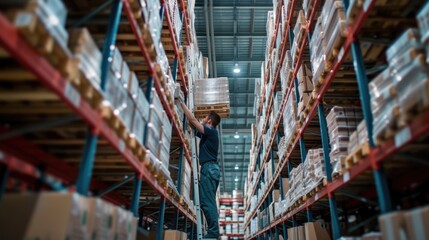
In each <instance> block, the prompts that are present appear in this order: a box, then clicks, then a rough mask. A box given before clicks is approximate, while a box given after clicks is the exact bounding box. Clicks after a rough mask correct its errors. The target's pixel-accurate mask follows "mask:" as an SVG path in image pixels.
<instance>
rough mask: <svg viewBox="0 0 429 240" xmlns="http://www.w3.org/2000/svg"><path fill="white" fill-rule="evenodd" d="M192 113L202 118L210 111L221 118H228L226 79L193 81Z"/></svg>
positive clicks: (227, 85) (227, 87)
mask: <svg viewBox="0 0 429 240" xmlns="http://www.w3.org/2000/svg"><path fill="white" fill-rule="evenodd" d="M194 105H195V109H194V113H195V115H196V117H197V118H198V117H200V118H204V117H205V116H207V115H208V114H209V113H210V111H214V112H216V113H217V114H219V115H220V116H221V117H229V83H228V78H225V77H223V78H208V79H201V80H196V81H195V91H194Z"/></svg>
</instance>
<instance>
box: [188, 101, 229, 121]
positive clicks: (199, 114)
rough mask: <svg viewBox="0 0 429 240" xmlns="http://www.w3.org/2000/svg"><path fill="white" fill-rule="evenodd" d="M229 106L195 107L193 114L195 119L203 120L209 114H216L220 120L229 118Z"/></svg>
mask: <svg viewBox="0 0 429 240" xmlns="http://www.w3.org/2000/svg"><path fill="white" fill-rule="evenodd" d="M229 109H230V107H229V104H218V105H210V106H195V108H194V114H195V117H196V118H205V117H206V116H207V115H208V114H210V112H212V111H213V112H216V113H217V114H219V116H220V117H222V118H229Z"/></svg>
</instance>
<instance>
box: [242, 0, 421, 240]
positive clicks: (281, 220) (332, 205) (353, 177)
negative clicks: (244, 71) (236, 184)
mask: <svg viewBox="0 0 429 240" xmlns="http://www.w3.org/2000/svg"><path fill="white" fill-rule="evenodd" d="M297 2H298V1H295V0H292V1H291V3H290V4H289V7H290V9H289V16H288V18H287V23H286V26H285V29H286V31H284V35H283V36H282V40H281V45H280V46H277V47H278V51H279V56H280V57H279V64H281V63H283V60H284V57H285V53H286V50H287V49H289V46H288V45H289V43H290V44H291V43H292V41H293V40H292V39H293V35H292V32H291V28H292V27H293V25H291V23H292V20H293V16H294V13H296V12H297V11H296V4H297ZM344 2H345V8H346V9H347V8H348V1H344ZM376 2H377V1H375V0H374V1H371V0H368V1H364V3H363V4H362V5H360V7H359V9H357V10H358V11H357V12H358V13H357V15H356V17H355V18H354V20H353V23H352V24H350V25H349V26H348V28H347V37H346V39H345V41H344V43H343V44H342V46H341V47H340V48H339V49H338V52H339V53H338V56H337V57H336V58H335V60H334V62H333V64H332V68H331V70H330V71H329V72H328V73H327V75H326V76H325V77H324V80H323V82H322V84H321V86H320V87H319V88H318V91H317V94H316V95H314V94H313V96H312V97H311V99H310V104H309V106H307V109H308V112H307V114H306V116H305V117H304V119H303V120H302V121H301V122H300V125H299V127H298V129H297V130H296V136H297V137H296V138H295V139H294V140H293V142H292V144H291V147H290V148H289V150H288V151H286V153H285V154H284V156H283V157H282V158H281V159H279V161H278V165H277V168H276V169H275V170H273V177H272V178H271V179H270V180H269V182H268V183H267V185H268V187H267V188H266V190H265V192H264V193H263V195H262V198H260V199H259V202H258V203H257V206H256V208H254V209H253V210H252V211H249V207H250V205H251V204H250V201H248V203H247V206H246V208H245V209H246V212H248V215H247V217H246V223H245V227H248V226H249V224H250V221H251V219H253V218H254V217H255V216H256V213H257V210H258V209H262V208H266V207H268V204H270V203H271V202H272V200H271V192H272V190H273V189H274V187H275V186H276V185H277V183H278V182H280V189H281V188H282V187H281V178H280V177H281V175H282V173H283V171H285V168H286V166H287V171H288V172H289V171H290V170H291V168H292V164H291V161H292V159H296V155H297V154H296V152H295V151H298V150H299V149H300V153H301V154H300V155H301V156H300V159H302V162H303V160H304V159H305V155H306V150H305V147H306V145H305V143H304V135H305V134H306V130H308V129H309V127H310V125H314V120H315V117H316V116H318V121H319V124H318V125H319V127H320V138H321V144H320V143H317V144H316V145H319V146H320V145H321V146H322V147H323V150H324V158H325V159H324V162H325V170H326V172H327V173H326V174H327V184H326V186H325V187H323V188H322V189H321V190H320V191H319V192H317V193H316V194H315V195H314V196H312V197H309V198H307V199H306V200H305V201H304V202H303V203H301V204H299V206H298V207H296V208H294V209H292V210H290V211H287V212H286V213H284V214H282V215H281V216H279V217H277V218H275V219H271V220H270V224H269V225H268V226H266V227H264V228H262V229H260V230H259V231H258V232H257V233H256V234H252V235H251V236H248V238H249V239H266V238H267V237H268V238H269V237H270V236H271V237H272V236H273V234H274V231H275V233H276V234H277V236H278V234H279V233H278V230H279V229H277V228H278V227H282V231H283V233H284V234H285V235H287V233H286V228H287V227H286V225H287V223H288V222H290V223H291V224H292V225H291V226H296V225H297V221H296V219H297V217H298V216H299V215H300V214H301V219H305V220H303V221H304V222H305V221H308V222H312V221H313V214H312V211H311V209H312V208H314V209H317V210H318V212H319V214H320V213H321V212H326V211H329V214H324V215H329V216H330V217H329V218H330V219H331V226H332V227H331V228H332V236H333V238H334V239H337V238H339V237H340V234H341V233H340V224H339V221H338V216H339V215H338V208H337V206H336V200H337V199H340V198H339V197H338V196H339V195H342V194H344V193H343V190H347V187H349V186H351V185H353V184H354V182H357V181H358V180H357V179H360V180H359V181H362V179H364V178H366V180H365V181H366V182H367V181H371V182H372V184H373V185H375V189H376V190H375V193H376V196H378V204H379V208H380V209H379V211H380V212H381V213H387V212H390V211H392V209H393V208H392V204H391V199H390V193H389V190H388V188H387V182H386V177H385V175H384V171H383V166H382V164H383V163H389V162H394V161H393V160H391V159H389V158H391V157H394V155H395V154H397V153H398V152H401V151H407V147H406V146H410V147H412V143H414V142H421V141H424V139H425V137H426V136H427V132H428V128H429V124H428V123H427V122H425V119H426V120H427V119H428V117H429V115H428V114H429V113H428V111H424V112H422V113H421V114H419V115H418V116H417V117H416V118H415V119H413V121H412V122H411V123H410V124H409V125H408V126H407V127H405V128H404V129H402V130H400V131H398V132H397V133H396V136H397V137H396V136H395V137H393V138H392V139H390V140H388V141H386V142H384V143H382V144H380V145H379V146H375V144H374V141H373V139H372V113H371V108H370V101H369V90H368V80H367V74H366V71H367V70H366V69H365V64H364V58H363V56H362V53H361V49H360V44H359V41H358V36H359V34H360V33H361V30H362V28H363V27H364V25H365V22H366V21H367V19H368V18H370V17H371V11H372V9H373V8H374V6H375V5H376ZM321 3H324V1H318V0H314V1H310V4H312V7H311V8H310V9H311V13H310V15H309V17H308V19H307V25H306V34H307V35H308V38H307V37H304V39H303V41H302V42H301V44H300V45H299V49H300V51H299V55H298V58H297V61H295V62H294V68H293V75H292V79H295V81H293V80H292V81H291V83H290V86H289V88H287V89H288V91H287V93H283V99H282V103H281V105H280V110H279V112H278V113H276V115H275V121H274V126H272V127H273V131H272V134H271V136H268V137H269V142H268V146H263V143H262V136H259V139H257V141H256V145H255V146H254V147H255V149H256V150H255V153H256V154H257V155H256V157H257V158H256V160H255V164H254V165H251V166H250V170H249V173H252V172H254V171H255V170H259V174H258V175H257V177H256V184H255V185H254V186H252V189H251V195H250V196H253V195H255V193H256V191H257V189H258V188H259V183H260V181H261V178H262V175H263V172H264V171H263V170H264V167H265V165H266V164H267V162H268V159H270V158H271V159H272V160H273V161H274V158H273V153H272V151H273V148H274V143H275V141H276V140H277V141H279V138H280V137H279V136H278V130H279V128H280V124H281V119H282V113H283V112H284V110H285V107H286V103H287V100H288V98H289V95H290V94H291V92H292V90H293V89H294V85H295V84H297V80H296V77H297V73H298V70H299V68H300V66H301V64H302V61H303V59H304V52H305V51H304V50H305V48H306V46H307V45H308V42H309V39H310V36H311V33H312V31H313V28H314V23H315V20H316V13H317V12H318V9H320V8H319V7H321V6H320V5H323V4H321ZM279 5H280V6H278V7H280V8H281V4H280V3H279ZM413 7H415V5H414V6H413ZM298 8H299V9H300V8H301V6H299V7H298ZM277 12H278V10H277ZM319 12H320V11H319ZM277 16H278V15H277ZM279 21H280V20H279V18H277V19H276V24H275V26H276V28H275V31H274V34H273V39H272V41H271V46H270V49H271V50H270V51H269V52H270V54H269V56H271V54H272V52H273V47H274V46H273V43H274V41H275V39H276V35H277V34H278V31H279V29H278V27H279ZM291 35H292V36H291ZM291 45H292V44H291ZM310 54H311V50H310ZM350 54H351V55H352V56H353V61H354V64H353V66H354V70H355V72H356V75H357V84H358V87H359V96H360V99H361V104H362V109H363V113H364V119H365V121H366V124H367V126H369V127H368V135H369V136H371V137H370V140H369V143H370V146H371V149H370V153H369V154H368V156H366V157H364V158H363V159H361V160H360V161H359V162H358V164H357V165H355V166H353V167H351V168H350V169H348V170H347V171H346V172H345V173H344V174H343V175H342V176H340V177H339V178H336V179H333V178H332V177H331V171H332V170H331V166H330V160H329V148H330V146H329V141H328V133H327V125H326V119H325V112H326V111H325V109H324V106H323V104H324V100H325V99H324V98H325V97H326V96H327V95H328V91H329V89H330V87H331V85H332V84H333V83H334V82H335V77H336V75H337V73H339V72H340V71H342V70H343V68H344V62H345V61H347V60H346V59H348V57H349V56H350ZM270 64H272V63H271V57H270V58H269V60H268V67H267V69H266V70H265V73H266V74H265V80H264V81H265V84H264V87H265V85H266V84H267V82H268V78H269V74H268V71H269V69H270ZM279 77H280V66H278V67H277V68H276V72H275V74H274V78H273V85H272V89H271V90H270V93H269V96H268V97H267V98H266V96H264V95H265V94H264V93H265V91H264V90H262V96H261V101H260V102H259V104H258V107H257V109H258V112H259V115H260V114H261V113H262V111H266V112H265V113H266V114H265V116H269V114H270V112H271V111H272V108H273V101H274V97H273V96H274V94H275V89H276V86H277V85H278V83H277V82H278V79H279ZM295 87H296V86H295ZM313 93H314V92H313ZM264 101H268V102H267V103H268V104H267V107H266V109H263V108H262V106H263V103H264ZM268 122H269V118H268V117H266V118H265V122H264V124H263V128H262V129H263V130H262V132H265V131H266V130H267V127H268ZM404 136H405V139H406V140H403V139H404ZM422 139H423V140H422ZM298 144H299V146H300V147H299V149H298ZM313 146H314V144H313ZM261 151H265V152H266V154H265V157H264V158H261V157H260V156H261ZM270 152H271V154H270ZM408 156H410V155H408ZM417 160H418V159H417ZM417 160H416V161H417ZM392 164H396V163H392ZM426 164H427V163H426ZM369 170H371V171H369ZM368 172H370V173H372V176H371V174H369V175H368ZM250 177H251V175H249V179H248V182H247V186H249V183H250ZM279 178H280V179H279ZM367 179H369V180H367ZM424 179H425V178H423V179H422V180H424ZM426 180H427V179H426ZM391 184H392V183H391ZM356 185H358V184H356ZM250 186H251V185H250ZM349 189H351V188H349ZM281 195H284V193H282V194H281ZM350 196H352V195H351V194H350ZM352 197H353V198H355V199H357V198H358V197H357V195H354V196H352ZM372 197H375V196H374V195H373V196H372ZM249 199H250V198H249ZM362 199H363V200H362ZM362 199H360V200H361V201H369V200H368V199H367V198H365V197H362ZM316 205H317V206H316ZM303 211H306V215H305V217H302V216H303V214H302V212H303ZM289 225H290V224H289Z"/></svg>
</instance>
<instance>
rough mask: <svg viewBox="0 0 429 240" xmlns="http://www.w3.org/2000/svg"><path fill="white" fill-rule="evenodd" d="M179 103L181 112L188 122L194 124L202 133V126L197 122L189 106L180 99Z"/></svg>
mask: <svg viewBox="0 0 429 240" xmlns="http://www.w3.org/2000/svg"><path fill="white" fill-rule="evenodd" d="M180 105H182V109H183V112H184V113H185V115H186V117H187V118H188V121H189V123H190V124H191V125H192V126H194V127H195V128H196V129H197V130H198V131H199V132H200V133H202V134H204V126H203V125H202V124H201V123H200V122H198V120H197V119H196V118H195V116H194V114H193V113H192V112H191V110H189V108H188V107H187V106H186V104H185V103H184V102H183V101H180Z"/></svg>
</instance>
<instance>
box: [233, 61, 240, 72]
mask: <svg viewBox="0 0 429 240" xmlns="http://www.w3.org/2000/svg"><path fill="white" fill-rule="evenodd" d="M234 73H240V68H239V67H238V63H236V64H235V67H234Z"/></svg>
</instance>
